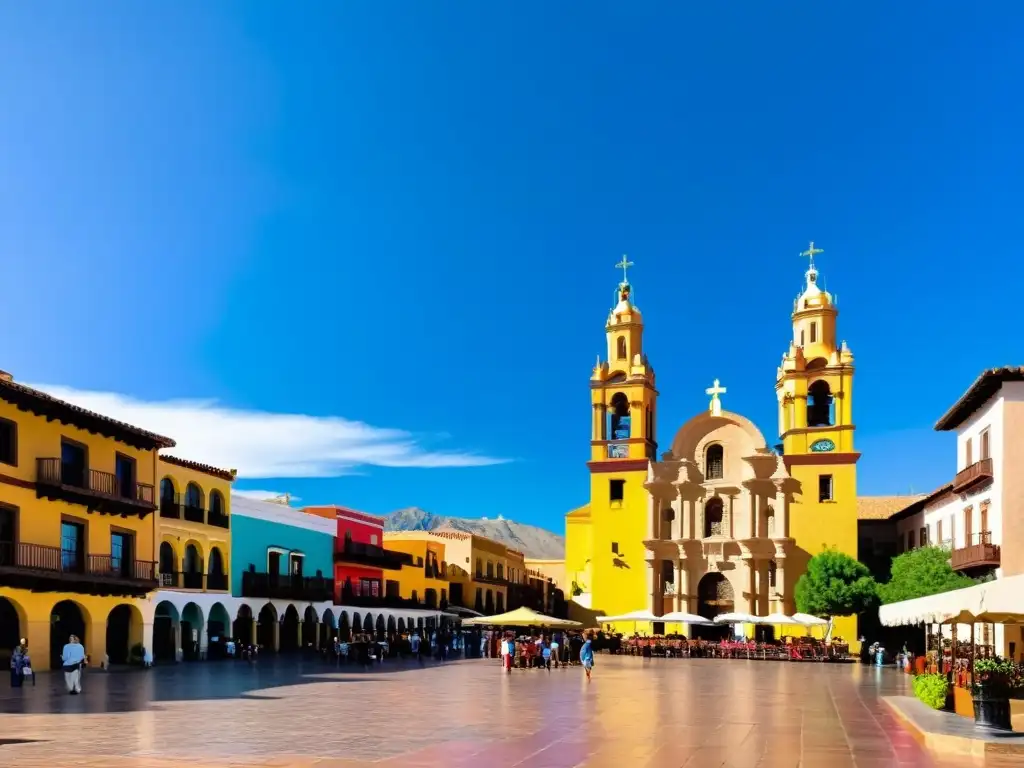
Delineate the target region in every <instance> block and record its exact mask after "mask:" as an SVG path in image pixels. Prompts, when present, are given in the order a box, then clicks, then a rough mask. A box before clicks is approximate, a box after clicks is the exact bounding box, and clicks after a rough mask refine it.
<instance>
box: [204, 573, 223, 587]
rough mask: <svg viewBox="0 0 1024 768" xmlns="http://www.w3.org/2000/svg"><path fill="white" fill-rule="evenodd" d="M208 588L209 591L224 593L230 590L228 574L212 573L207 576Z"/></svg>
mask: <svg viewBox="0 0 1024 768" xmlns="http://www.w3.org/2000/svg"><path fill="white" fill-rule="evenodd" d="M206 588H207V589H209V590H220V591H224V590H227V588H228V575H227V574H226V573H210V574H207V576H206Z"/></svg>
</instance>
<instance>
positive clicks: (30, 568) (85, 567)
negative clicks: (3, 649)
mask: <svg viewBox="0 0 1024 768" xmlns="http://www.w3.org/2000/svg"><path fill="white" fill-rule="evenodd" d="M0 572H3V573H7V574H13V575H18V576H28V575H32V576H34V577H37V578H41V579H43V580H47V579H49V580H55V581H65V580H73V581H80V582H96V583H104V584H113V583H116V582H125V583H129V582H130V583H131V584H132V586H135V587H142V588H144V589H146V590H148V589H152V588H154V587H155V586H156V580H157V579H156V563H152V562H147V561H144V560H129V559H125V558H121V557H113V556H111V555H83V554H81V553H79V552H74V551H67V550H62V549H61V548H60V547H47V546H44V545H41V544H24V543H21V544H15V543H13V542H9V541H8V542H0ZM51 588H52V587H51ZM66 588H67V589H69V590H71V589H73V588H72V586H71V585H69V586H67V587H66Z"/></svg>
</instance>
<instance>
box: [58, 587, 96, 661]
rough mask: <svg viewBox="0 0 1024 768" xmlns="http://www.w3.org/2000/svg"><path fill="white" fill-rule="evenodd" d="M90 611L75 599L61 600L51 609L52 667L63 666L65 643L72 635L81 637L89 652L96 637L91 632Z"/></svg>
mask: <svg viewBox="0 0 1024 768" xmlns="http://www.w3.org/2000/svg"><path fill="white" fill-rule="evenodd" d="M90 627H92V620H91V617H90V616H89V611H88V610H87V609H86V608H85V606H83V605H82V604H81V603H79V602H77V601H75V600H59V601H57V602H56V603H54V605H53V607H52V608H51V609H50V668H51V669H60V668H61V666H62V665H61V656H62V654H63V651H64V645H65V643H67V642H68V638H69V637H70V636H71V635H75V636H77V637H78V638H79V640H80V641H81V643H82V645H83V646H85V649H86V652H87V653H88V652H89V651H90V649H91V648H92V647H93V645H91V644H92V643H95V641H96V639H95V638H93V637H92V636H91V635H90V634H89V628H90Z"/></svg>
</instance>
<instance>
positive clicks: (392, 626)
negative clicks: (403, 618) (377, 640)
mask: <svg viewBox="0 0 1024 768" xmlns="http://www.w3.org/2000/svg"><path fill="white" fill-rule="evenodd" d="M397 631H398V625H397V624H396V623H395V617H394V616H388V634H389V635H393V634H395V633H396V632H397Z"/></svg>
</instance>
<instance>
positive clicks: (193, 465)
mask: <svg viewBox="0 0 1024 768" xmlns="http://www.w3.org/2000/svg"><path fill="white" fill-rule="evenodd" d="M160 461H164V462H167V463H168V464H174V465H175V466H176V467H184V468H185V469H192V470H195V471H196V472H202V473H204V474H207V475H213V476H214V477H219V478H220V479H221V480H227V481H228V482H229V483H230V482H233V481H234V479H235V474H236V473H235V470H233V469H217V467H211V466H210V465H209V464H200V463H199V462H198V461H189V460H188V459H179V458H178V457H177V456H167V455H166V454H160Z"/></svg>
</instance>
